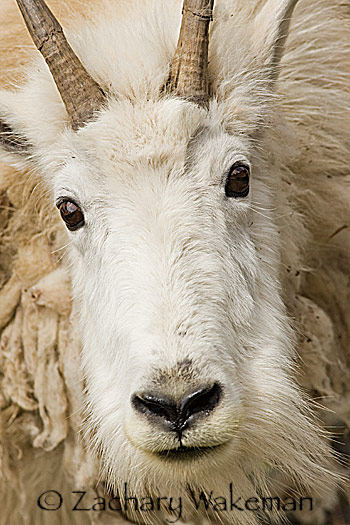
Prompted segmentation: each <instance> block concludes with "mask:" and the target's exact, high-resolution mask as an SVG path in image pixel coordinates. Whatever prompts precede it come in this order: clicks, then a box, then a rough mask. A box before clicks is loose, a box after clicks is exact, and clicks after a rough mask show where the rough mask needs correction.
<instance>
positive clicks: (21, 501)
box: [0, 0, 350, 525]
mask: <svg viewBox="0 0 350 525" xmlns="http://www.w3.org/2000/svg"><path fill="white" fill-rule="evenodd" d="M5 4H6V5H5V9H6V10H9V12H10V11H11V10H12V0H6V2H5ZM99 4H100V3H99V2H97V5H98V8H97V9H96V12H97V16H96V17H94V15H92V18H94V22H93V23H92V24H91V23H86V22H83V21H77V20H76V21H74V22H71V23H70V24H69V23H67V27H69V28H70V30H69V31H67V35H68V37H69V40H70V42H71V43H72V46H73V48H74V49H75V51H76V52H77V53H78V54H79V56H80V57H81V59H82V61H83V63H84V64H85V65H86V67H87V69H88V70H89V71H90V73H91V74H92V75H93V76H94V77H95V78H96V79H97V80H98V81H99V83H100V84H101V85H102V86H103V88H104V89H105V90H106V91H108V93H109V102H108V107H107V108H105V109H103V110H102V111H101V112H100V114H99V115H98V118H97V119H96V121H94V122H91V123H89V124H88V125H87V126H85V127H84V128H82V129H81V130H79V132H78V133H73V132H72V131H71V130H70V129H69V128H68V127H67V125H66V121H67V118H66V114H65V110H64V106H63V104H62V102H61V100H60V97H59V94H58V92H57V89H56V87H55V85H54V83H53V81H52V78H51V76H50V73H49V72H48V70H47V68H46V65H45V64H44V62H43V61H42V60H41V59H40V58H38V57H37V54H36V53H35V52H33V60H32V61H31V66H30V67H29V68H28V69H27V73H26V74H25V75H24V77H25V78H21V79H20V78H19V76H18V72H17V71H14V70H12V69H13V64H14V63H16V64H17V63H18V64H19V63H21V62H22V63H23V62H26V61H27V60H26V59H24V55H23V47H22V44H23V43H25V42H28V37H27V36H26V34H25V32H24V30H23V26H22V25H19V24H20V19H19V16H16V15H15V14H13V15H11V16H13V23H12V22H11V23H8V20H9V19H6V25H5V30H4V31H6V33H5V37H6V36H7V39H6V38H5V46H6V45H7V46H8V48H9V50H10V51H9V52H8V50H6V48H5V51H4V52H2V55H1V57H0V59H1V65H2V66H3V68H4V69H5V70H6V71H7V74H6V76H5V77H4V80H3V82H4V83H5V82H6V83H7V84H6V86H5V87H7V90H3V91H0V117H1V119H2V120H3V121H6V123H7V124H8V126H10V127H11V128H12V130H13V131H14V133H16V135H17V136H18V137H20V140H21V143H22V145H23V147H22V148H21V151H20V152H19V153H14V152H12V151H8V148H7V151H6V148H3V151H1V156H2V159H3V161H4V164H3V165H1V179H0V181H1V182H0V183H1V192H2V193H1V208H0V224H1V227H2V231H3V233H2V235H1V239H0V240H1V248H2V250H1V255H0V265H1V266H0V272H1V273H0V284H1V286H2V288H1V291H0V329H1V330H2V334H1V355H0V365H1V370H2V373H1V376H0V377H1V389H0V408H1V429H2V434H1V442H0V446H1V448H0V451H1V452H0V462H1V466H2V473H3V480H4V481H3V483H4V487H5V486H6V494H7V497H6V505H7V506H6V507H5V508H4V511H3V512H2V517H1V518H0V523H6V524H7V523H13V524H17V523H20V522H21V523H22V522H23V520H27V522H28V523H35V524H38V523H48V521H47V520H48V519H49V520H50V524H51V523H57V524H61V523H72V524H73V523H77V524H78V523H80V522H81V523H87V522H88V520H92V522H94V520H95V522H96V523H108V522H110V523H124V520H125V519H127V518H128V519H129V520H135V521H141V522H142V519H143V520H144V521H145V522H150V523H165V519H168V520H174V519H175V515H173V516H171V515H170V516H169V515H168V514H167V513H166V509H164V512H162V513H154V514H152V516H149V515H145V516H140V513H134V514H133V513H129V514H128V513H127V516H126V517H125V518H124V517H122V516H119V514H118V515H117V517H116V516H115V515H112V516H109V515H107V513H105V512H97V511H96V512H94V513H92V512H90V513H72V512H70V509H69V505H64V506H63V508H62V509H60V511H58V512H57V513H56V512H50V513H45V512H44V511H40V509H38V508H37V505H36V500H37V498H38V496H39V495H40V494H41V492H44V491H45V490H49V489H52V488H55V489H56V490H61V491H62V492H64V497H65V498H66V500H67V499H68V501H69V498H70V494H69V491H70V489H72V490H84V489H86V490H89V491H90V495H91V498H93V497H94V495H95V497H96V494H102V493H103V494H107V493H108V491H110V492H109V494H110V493H111V491H113V492H114V493H115V494H117V493H122V491H123V483H124V482H125V481H128V482H129V486H130V493H131V492H133V493H135V494H138V495H140V497H142V496H147V495H153V496H168V497H169V496H173V497H174V498H176V497H179V496H182V497H183V498H184V500H185V501H184V509H183V515H182V520H183V521H187V522H189V521H191V520H192V522H193V523H201V524H202V523H204V522H205V519H206V518H207V519H209V521H210V523H216V522H218V523H219V522H223V523H227V524H228V523H232V524H234V523H239V524H242V525H249V524H251V525H256V524H257V523H258V522H259V519H260V518H261V519H263V518H262V517H260V518H259V516H258V514H257V513H248V512H244V513H241V514H238V515H237V513H225V512H222V513H218V512H212V513H211V514H210V515H209V516H205V513H204V512H203V513H202V514H200V513H198V512H195V511H194V509H193V507H192V506H191V505H190V504H189V501H190V500H189V498H187V499H186V494H187V495H188V493H189V490H194V491H197V492H198V491H199V490H200V489H203V490H205V491H207V492H210V491H211V490H213V491H214V492H215V494H216V495H225V494H226V493H227V490H228V486H229V483H230V482H232V483H233V491H234V494H237V497H238V496H242V497H243V498H245V499H247V498H249V497H252V496H254V495H256V494H257V495H261V494H265V495H266V494H269V493H271V492H273V494H272V495H274V494H275V493H277V492H278V491H279V493H280V494H282V495H285V494H289V495H290V494H294V493H297V494H300V493H301V494H303V495H305V494H308V493H309V492H310V493H311V494H312V495H313V496H314V497H315V506H316V509H315V512H313V513H308V512H302V513H301V515H300V516H299V518H300V519H301V520H303V521H304V523H310V524H312V525H316V524H322V523H324V522H325V511H326V510H327V509H329V508H331V507H332V505H333V504H334V502H335V499H336V498H335V495H334V494H335V493H334V487H335V485H336V483H337V481H338V472H339V467H337V466H336V465H335V463H334V461H333V457H332V452H331V448H330V446H329V444H328V442H327V436H326V434H325V432H324V430H322V429H321V425H320V423H319V422H318V421H317V420H316V417H315V413H316V412H317V413H318V417H321V418H322V419H323V423H324V424H325V425H326V426H327V425H328V426H330V425H331V426H332V427H334V425H348V426H349V425H350V388H349V385H350V372H349V370H350V363H349V354H348V343H349V337H348V336H349V332H348V328H347V324H346V315H347V304H348V295H347V292H348V289H349V288H348V283H347V277H348V274H347V260H348V249H349V245H348V244H347V241H346V234H347V232H348V226H349V214H348V209H347V203H348V201H347V194H346V183H347V182H348V181H349V178H348V177H349V176H348V166H349V163H350V158H349V123H348V122H347V120H346V118H345V112H346V107H348V105H349V93H348V91H347V87H348V85H349V78H348V77H349V75H348V73H349V49H348V43H347V40H348V38H347V35H348V33H347V31H348V29H349V19H350V17H349V14H350V13H349V8H348V7H347V6H346V5H345V4H344V3H343V2H338V1H332V0H317V2H316V1H315V2H310V1H307V0H300V2H299V3H298V4H297V6H296V8H295V10H294V14H293V18H292V22H291V25H290V27H289V36H288V39H287V42H286V46H285V49H284V52H283V53H282V51H283V47H284V46H283V44H284V36H285V35H286V34H287V31H288V23H287V21H286V17H288V14H289V12H290V10H291V8H290V6H292V4H293V2H286V1H283V0H267V1H266V2H262V1H259V0H254V1H253V2H247V1H245V0H235V1H230V0H217V2H216V7H215V12H214V22H213V23H212V27H211V39H210V49H209V54H210V57H209V58H210V62H209V75H210V81H211V90H212V95H213V96H212V100H211V102H210V107H209V111H208V112H206V111H205V110H204V109H200V108H198V107H196V106H194V105H193V104H191V103H188V102H185V101H182V100H179V99H176V98H174V97H172V96H169V95H164V94H163V93H162V92H161V87H162V86H163V84H164V80H165V79H166V77H167V73H168V65H169V61H170V60H171V58H172V56H173V53H174V50H175V46H176V41H177V34H178V28H179V21H180V14H181V2H180V1H177V0H167V1H165V0H164V1H160V0H143V1H138V0H133V1H132V2H130V1H129V0H128V1H126V0H119V1H118V2H117V1H112V0H105V1H104V9H103V11H101V8H100V5H99ZM50 5H51V4H50ZM52 5H53V6H54V3H52ZM130 6H132V7H130ZM286 6H287V7H286ZM89 7H91V8H92V11H93V3H92V2H89ZM289 8H290V9H289ZM78 10H79V11H84V10H85V8H84V6H82V5H81V4H80V5H79V3H78ZM56 13H57V11H56ZM57 14H58V15H60V14H61V15H62V19H63V20H64V18H65V16H64V13H60V12H58V13H57ZM85 14H86V16H88V13H85ZM4 22H5V19H4ZM1 34H2V35H3V34H4V33H1ZM1 38H2V40H4V37H1ZM1 44H2V47H3V48H4V42H2V43H1ZM15 46H17V47H16V48H15ZM18 46H19V47H18ZM17 53H18V56H17V55H16V54H17ZM28 54H32V51H30V52H29V51H28ZM280 59H281V62H280V63H279V60H280ZM28 61H29V57H28ZM278 73H279V74H278ZM15 77H17V80H16V82H17V84H18V86H17V87H18V89H15V90H11V89H9V87H10V86H9V84H8V80H9V79H10V78H12V79H13V78H15ZM277 77H278V78H277ZM236 160H244V161H245V162H246V163H249V164H250V166H251V170H252V180H251V189H250V196H249V197H248V198H247V199H245V200H244V199H226V198H225V196H224V191H223V187H224V180H225V179H224V175H225V174H226V173H227V171H228V170H229V168H230V166H231V165H232V164H233V162H235V161H236ZM8 165H9V166H12V168H9V167H8ZM13 168H15V170H16V171H15V170H14V169H13ZM61 196H70V197H71V198H73V199H75V200H77V201H78V202H79V203H80V205H81V206H82V208H83V209H84V212H85V219H86V225H85V227H84V228H83V229H81V230H78V231H77V232H74V233H69V232H67V231H66V229H65V227H64V226H63V225H62V223H61V222H60V219H59V217H58V216H57V212H56V211H55V209H54V208H53V202H55V201H57V199H58V198H59V197H61ZM53 199H54V200H53ZM68 275H70V278H68ZM71 283H72V284H73V286H72V289H71ZM72 290H73V292H72ZM72 294H73V297H74V306H73V307H72V299H71V296H72ZM79 334H80V335H79ZM81 340H82V345H81ZM81 346H82V347H81ZM214 380H215V381H219V382H220V383H221V384H222V385H224V389H225V397H224V400H223V402H222V403H221V404H220V405H219V406H218V407H217V409H216V410H215V411H214V412H213V414H212V415H211V417H210V418H208V419H207V420H206V421H205V422H204V423H203V424H200V425H199V426H198V427H196V430H195V431H190V432H188V433H187V434H186V435H184V444H186V445H188V446H198V445H200V446H207V445H210V446H212V445H218V444H223V445H225V447H224V448H223V449H222V450H221V451H216V452H213V453H211V454H210V455H207V456H205V457H204V458H203V459H198V460H193V461H191V462H189V464H188V463H186V462H181V463H170V462H167V461H165V460H164V459H160V458H159V457H158V456H157V455H156V453H158V452H161V451H162V450H167V449H169V448H171V447H173V446H176V440H175V438H173V437H171V436H169V433H168V432H165V431H163V430H159V429H156V428H155V427H153V426H151V425H150V424H148V423H147V422H145V421H143V419H142V418H140V417H138V416H137V415H136V414H135V412H134V411H133V410H132V408H131V405H130V397H131V395H132V394H133V393H134V392H136V391H140V390H144V389H147V388H150V386H151V387H152V388H155V389H158V390H159V389H160V388H162V389H163V390H164V389H165V391H166V393H169V395H170V394H171V395H173V396H175V397H176V396H177V397H180V396H181V395H183V393H184V392H185V391H186V390H187V389H188V387H189V386H191V387H194V386H196V385H200V384H203V383H204V382H206V381H207V382H208V381H209V382H211V381H214ZM298 383H299V386H298ZM300 386H302V387H304V388H306V389H307V390H309V393H311V394H312V396H313V397H314V398H316V399H317V401H318V402H319V403H321V404H320V405H318V406H316V405H315V404H313V405H311V403H310V401H309V400H308V398H307V397H306V394H305V393H304V391H303V390H302V389H301V388H300ZM53 474H54V475H53ZM65 483H68V485H67V487H66V488H63V487H64V486H65ZM4 490H5V489H4ZM91 498H90V500H91ZM316 498H319V500H317V499H316ZM66 500H65V501H66ZM316 501H317V503H316ZM48 514H49V518H48ZM175 514H176V513H175ZM276 519H277V522H278V523H280V522H281V520H282V519H283V518H282V517H281V516H280V515H279V516H277V518H276ZM1 520H3V521H1ZM109 520H110V521H109Z"/></svg>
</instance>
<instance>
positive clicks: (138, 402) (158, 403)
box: [131, 394, 177, 421]
mask: <svg viewBox="0 0 350 525" xmlns="http://www.w3.org/2000/svg"><path fill="white" fill-rule="evenodd" d="M131 403H132V405H133V407H134V408H135V409H136V410H137V411H138V412H141V413H142V414H146V415H150V416H158V417H160V418H162V419H165V420H167V421H174V420H175V419H176V418H177V409H176V405H175V404H174V403H172V402H171V401H169V400H168V399H167V398H165V397H160V396H154V395H152V394H136V395H134V396H133V397H132V400H131Z"/></svg>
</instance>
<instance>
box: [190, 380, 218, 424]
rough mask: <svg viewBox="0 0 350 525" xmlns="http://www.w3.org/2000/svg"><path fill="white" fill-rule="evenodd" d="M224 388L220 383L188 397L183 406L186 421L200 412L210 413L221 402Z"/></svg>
mask: <svg viewBox="0 0 350 525" xmlns="http://www.w3.org/2000/svg"><path fill="white" fill-rule="evenodd" d="M221 396H222V388H221V386H220V385H219V383H214V384H213V386H212V387H204V388H201V389H200V390H196V391H195V392H192V393H191V394H189V395H188V396H186V397H185V398H184V399H183V401H182V404H181V413H182V417H183V419H184V420H187V419H188V418H189V417H190V416H192V415H194V414H197V413H199V412H203V413H208V412H210V411H211V410H213V409H214V408H215V407H216V406H217V405H218V404H219V402H220V399H221Z"/></svg>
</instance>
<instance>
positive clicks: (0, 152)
mask: <svg viewBox="0 0 350 525" xmlns="http://www.w3.org/2000/svg"><path fill="white" fill-rule="evenodd" d="M10 120H11V119H10V118H8V115H6V116H3V115H2V114H1V109H0V160H2V161H4V162H5V163H7V164H10V165H12V166H14V167H16V168H27V167H28V165H29V164H31V162H30V158H31V155H32V149H33V147H32V145H31V143H30V141H29V140H28V139H27V138H26V137H25V136H24V134H22V133H21V132H20V131H17V128H16V127H15V124H12V123H11V122H10Z"/></svg>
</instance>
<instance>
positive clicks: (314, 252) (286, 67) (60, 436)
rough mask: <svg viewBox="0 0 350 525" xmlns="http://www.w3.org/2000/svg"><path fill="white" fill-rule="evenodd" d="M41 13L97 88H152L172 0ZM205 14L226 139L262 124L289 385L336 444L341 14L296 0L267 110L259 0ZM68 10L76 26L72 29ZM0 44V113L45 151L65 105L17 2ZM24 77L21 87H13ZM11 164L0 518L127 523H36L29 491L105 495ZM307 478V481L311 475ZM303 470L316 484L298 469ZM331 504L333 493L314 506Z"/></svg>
mask: <svg viewBox="0 0 350 525" xmlns="http://www.w3.org/2000/svg"><path fill="white" fill-rule="evenodd" d="M49 3H50V7H52V9H53V10H54V12H55V14H56V15H57V16H58V18H59V19H60V20H61V21H62V22H63V24H64V25H65V26H67V27H68V28H69V31H67V34H68V37H69V39H70V41H71V43H72V45H73V48H74V49H75V50H76V52H77V53H78V54H79V55H80V56H81V57H82V60H83V62H84V63H85V64H86V65H87V67H88V69H89V70H90V71H91V72H92V73H93V74H94V75H95V76H96V78H97V79H98V80H99V81H100V82H101V85H106V84H107V85H109V86H112V87H114V88H115V90H116V92H121V93H123V94H125V93H126V94H128V93H129V96H130V99H131V100H133V97H135V98H137V97H138V95H139V93H142V91H145V90H148V91H149V92H150V93H151V94H152V93H154V92H155V91H156V90H158V89H159V86H160V85H161V84H162V79H163V78H164V76H165V75H166V68H167V64H168V62H169V60H170V58H171V56H172V53H173V52H174V49H175V45H176V38H177V31H178V24H179V20H180V11H181V9H180V5H181V2H179V1H176V0H172V1H160V0H144V1H143V2H142V1H140V2H139V1H137V0H133V1H131V0H130V1H129V0H128V1H123V0H119V1H116V0H115V1H112V0H105V1H104V2H103V5H104V7H103V10H102V9H101V2H95V4H96V5H94V2H92V1H89V2H88V3H87V5H85V4H84V2H82V1H78V0H77V1H73V2H69V7H68V5H67V4H68V2H61V3H60V2H59V1H58V0H57V1H50V2H49ZM216 4H217V5H216V11H215V12H214V22H213V24H212V25H213V27H212V37H211V41H210V50H209V53H210V57H211V60H210V64H209V74H210V76H211V78H212V79H219V78H220V80H221V82H222V96H223V97H225V96H226V97H227V106H226V107H227V111H228V112H231V113H232V118H231V119H230V126H231V131H232V133H249V132H250V130H251V126H253V125H254V121H255V119H256V118H257V116H258V118H263V119H264V126H265V127H266V128H268V129H267V131H266V132H265V133H263V134H262V138H261V144H260V147H261V150H262V151H264V154H265V155H266V159H267V162H268V164H267V165H268V166H269V169H271V173H269V170H266V179H268V180H267V181H266V184H267V185H269V186H270V187H271V191H272V193H273V195H274V198H273V209H271V210H270V211H269V210H264V209H259V208H257V209H256V213H262V214H264V213H269V214H271V216H272V217H273V220H274V222H275V223H276V224H277V225H278V228H279V231H280V239H281V263H280V280H281V283H282V289H283V290H282V293H283V298H284V301H285V303H286V305H287V308H288V313H289V316H290V319H291V322H292V324H293V325H294V327H295V332H296V338H297V356H296V357H295V362H296V365H297V366H296V369H295V370H296V371H295V374H296V378H297V380H298V382H299V383H300V385H301V386H302V387H304V388H306V389H307V390H308V391H309V393H310V394H311V395H312V397H314V398H315V399H316V400H317V402H318V403H319V405H318V408H316V405H315V410H317V413H318V416H319V417H321V418H322V419H323V422H324V424H325V425H326V426H328V427H329V428H330V429H331V430H333V431H336V432H338V433H339V439H340V440H341V439H342V437H341V435H340V433H341V432H343V430H342V429H343V428H344V427H349V426H350V358H349V352H348V342H349V340H348V339H349V332H348V328H347V323H346V321H347V319H346V318H347V313H348V311H347V307H348V304H349V303H348V300H349V296H348V290H349V287H348V267H347V261H348V255H349V241H348V237H347V234H348V229H349V212H348V208H347V206H348V202H349V201H348V196H349V190H348V186H347V184H348V183H349V175H348V172H349V165H350V155H349V151H350V148H349V132H350V125H349V119H348V117H346V108H349V93H348V88H349V75H348V73H349V68H350V55H349V40H350V39H349V34H350V33H349V29H350V28H349V22H350V6H349V4H347V3H346V2H341V1H340V0H334V1H333V0H317V1H316V0H315V1H312V0H300V2H299V3H298V5H297V7H296V9H295V11H294V14H293V19H292V22H291V26H290V32H289V37H288V39H287V44H286V49H285V52H284V55H283V58H282V62H281V68H280V75H279V78H278V81H277V82H276V85H275V89H274V91H275V95H273V96H270V99H269V100H265V99H264V97H265V98H266V93H265V92H264V90H263V89H260V86H259V83H258V82H256V78H255V77H254V75H253V74H252V75H249V74H247V71H244V70H242V68H245V67H246V63H245V53H246V51H245V50H244V46H243V43H248V42H249V39H250V37H252V39H253V38H254V35H249V27H250V25H251V20H252V19H253V18H254V16H255V14H256V12H257V11H258V10H259V9H260V7H261V4H263V2H261V1H260V0H254V1H249V2H247V1H246V0H232V1H228V0H227V1H226V2H224V1H220V0H217V3H216ZM273 4H274V3H273V2H271V5H273ZM275 4H276V5H277V4H278V2H275ZM95 8H96V12H99V15H98V17H97V18H96V19H95V22H94V23H95V24H96V29H93V30H89V29H86V27H85V21H84V20H83V19H85V18H90V16H91V19H94V18H95V17H94V9H95ZM79 13H80V15H79V16H82V17H83V19H82V20H80V19H77V18H76V16H77V14H79ZM169 13H170V14H169ZM229 14H232V15H233V16H229ZM0 48H1V54H0V70H1V79H0V82H1V87H3V88H6V89H8V90H12V92H13V87H14V86H15V87H18V85H19V86H20V89H23V95H22V96H20V97H18V100H17V99H16V97H17V95H15V94H13V93H7V94H4V92H1V93H0V113H1V108H2V107H8V106H10V107H15V103H16V104H18V107H19V112H20V114H18V116H17V117H16V118H17V122H18V123H20V124H22V127H24V128H25V127H26V119H28V118H29V119H34V120H33V122H32V124H31V126H32V133H33V134H36V135H37V136H38V137H39V139H40V137H41V140H42V139H44V138H45V135H46V133H50V131H48V132H47V131H46V120H47V119H49V118H55V119H57V120H58V121H60V122H61V121H62V119H64V109H63V105H62V103H61V101H60V100H59V98H58V94H57V93H56V91H55V90H53V89H52V88H49V87H48V85H49V84H50V85H51V84H52V85H53V83H52V80H51V77H50V74H49V73H48V70H46V66H45V67H43V61H42V59H41V58H38V56H37V55H39V54H38V53H37V51H34V48H33V45H32V44H31V42H30V40H29V36H28V34H27V32H26V30H25V28H24V24H23V22H22V20H21V17H20V14H19V12H18V9H17V7H16V5H15V2H14V0H2V2H1V11H0ZM218 57H221V58H220V60H219V59H218ZM32 60H33V61H34V62H33V61H32ZM28 64H32V65H29V67H27V65H28ZM33 64H34V65H33ZM232 64H234V65H235V67H232ZM24 66H26V68H24ZM233 70H234V71H236V74H235V78H234V79H233V82H234V84H235V86H236V88H235V90H234V91H233V93H232V94H231V95H230V94H229V89H230V85H231V81H232V78H228V74H230V75H231V74H232V71H233ZM23 71H25V73H23ZM258 77H259V75H258ZM216 81H217V82H218V80H216ZM27 82H29V87H24V88H23V87H22V86H24V85H26V83H27ZM225 89H227V93H225ZM151 96H152V95H151ZM230 97H231V98H230ZM15 99H16V102H15ZM50 111H52V115H50V116H48V112H50ZM8 113H12V110H10V111H9V112H8ZM53 113H54V114H53ZM258 140H260V139H258ZM6 160H9V161H10V164H12V166H13V165H14V163H13V162H11V159H7V158H6V156H5V157H4V163H3V164H1V166H0V190H1V193H0V199H1V200H0V204H1V206H0V225H1V228H0V230H1V236H0V246H1V254H0V289H1V291H0V330H1V331H2V332H1V354H0V366H1V373H0V385H1V387H0V410H1V412H0V415H1V419H0V425H1V426H0V429H1V437H0V466H1V474H2V482H1V494H2V498H1V500H2V501H1V513H0V515H1V517H0V523H1V525H2V524H4V525H5V524H7V525H15V524H16V525H17V524H18V523H28V524H29V523H35V524H36V525H37V524H39V523H50V524H55V523H57V524H58V523H60V524H63V523H64V524H68V523H69V524H70V523H72V524H73V523H77V524H78V523H84V524H86V523H88V521H89V520H91V522H94V523H105V522H106V523H107V521H108V519H111V520H112V521H111V523H124V518H122V517H120V518H116V517H112V518H111V517H108V516H106V515H105V514H104V513H97V512H95V513H92V512H90V513H71V512H69V509H64V508H62V509H61V510H60V511H58V512H49V513H45V512H42V511H39V510H38V509H37V506H36V500H37V497H38V495H39V494H40V493H41V492H43V491H44V490H48V489H50V488H55V489H57V490H61V491H62V493H64V494H65V495H67V496H68V497H69V494H70V491H71V490H83V489H86V490H89V491H91V494H95V492H96V493H99V494H101V493H103V490H104V486H103V478H102V477H101V474H100V473H99V461H98V459H96V458H95V457H94V456H93V454H92V453H91V452H90V451H89V448H88V446H87V442H88V434H87V433H86V432H85V433H81V432H80V430H81V428H83V426H82V421H83V416H82V412H81V407H82V399H83V383H84V381H83V378H81V372H80V368H79V353H80V339H79V334H78V329H77V327H76V317H75V313H74V308H72V303H71V290H70V281H69V278H68V277H67V273H66V271H65V267H66V265H67V262H66V257H65V251H64V247H65V245H66V244H67V242H68V241H67V235H66V230H65V227H64V226H63V224H62V222H61V220H60V218H59V215H58V213H57V211H56V210H55V209H54V207H53V204H52V199H51V198H50V194H49V192H48V191H47V187H45V185H44V184H41V181H40V179H39V176H38V174H37V173H36V172H35V170H34V169H33V170H29V171H28V169H25V166H24V165H22V164H21V162H18V163H17V164H16V168H17V169H15V168H14V167H9V165H8V164H7V163H5V161H6ZM267 248H268V247H267ZM79 378H81V379H80V380H79ZM292 401H293V400H292V399H291V403H292ZM281 428H282V429H283V428H284V427H283V414H281ZM320 433H321V431H320ZM270 439H271V441H273V440H274V439H275V436H273V435H271V436H270ZM299 441H300V442H302V441H305V443H306V445H305V446H306V447H311V448H312V446H313V445H312V443H310V442H309V440H308V436H307V435H302V434H301V433H300V435H298V434H296V435H293V436H290V440H289V442H288V441H286V442H285V445H286V449H285V451H284V452H285V454H286V455H288V454H289V452H290V451H291V452H292V449H293V447H294V443H297V442H299ZM288 443H289V444H288ZM288 447H290V451H289V450H288ZM325 450H326V449H325ZM247 453H250V451H249V450H247ZM315 472H317V471H315ZM315 472H313V473H312V474H310V476H312V475H313V476H314V478H316V477H317V476H316V475H315ZM300 474H301V477H302V478H303V477H304V478H306V481H305V480H304V482H305V484H306V486H307V487H311V486H312V480H311V479H308V474H307V472H301V473H300ZM318 477H319V479H314V481H315V485H316V491H317V489H318V490H320V485H322V484H324V486H325V487H327V490H329V493H330V491H331V489H330V488H329V487H330V486H331V485H332V479H331V478H332V476H331V475H330V474H329V475H327V473H325V472H324V465H322V466H321V465H320V469H319V476H318ZM301 481H303V480H301ZM318 482H319V484H318ZM98 483H99V484H98ZM97 484H98V485H97ZM96 486H97V488H96ZM165 492H166V491H165ZM323 500H324V501H325V499H324V496H323ZM332 501H333V500H332V497H330V498H329V501H325V505H324V507H327V504H329V505H331V504H332ZM321 507H322V505H320V506H319V509H318V511H317V512H316V513H314V514H313V516H311V517H308V516H306V515H303V516H301V518H303V519H304V520H305V522H308V523H312V525H316V524H317V523H323V521H322V520H323V519H324V514H323V510H322V509H323V507H322V508H321ZM65 513H66V514H65ZM81 514H83V515H81ZM240 519H241V521H239V523H242V524H243V523H245V522H243V521H242V520H243V518H242V517H240ZM247 519H248V518H247ZM254 519H255V517H251V516H249V520H254ZM249 520H248V521H247V523H255V521H249ZM308 520H309V521H308ZM202 523H204V521H203V522H202Z"/></svg>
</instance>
